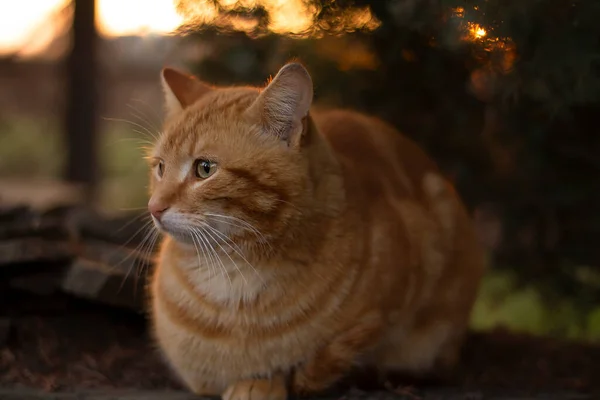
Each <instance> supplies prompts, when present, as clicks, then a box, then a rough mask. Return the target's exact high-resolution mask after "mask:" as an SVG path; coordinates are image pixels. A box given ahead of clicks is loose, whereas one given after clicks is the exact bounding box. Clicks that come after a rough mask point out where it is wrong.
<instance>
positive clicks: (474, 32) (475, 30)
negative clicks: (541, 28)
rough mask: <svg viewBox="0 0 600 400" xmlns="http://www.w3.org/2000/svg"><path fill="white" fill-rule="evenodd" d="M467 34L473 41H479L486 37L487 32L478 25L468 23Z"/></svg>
mask: <svg viewBox="0 0 600 400" xmlns="http://www.w3.org/2000/svg"><path fill="white" fill-rule="evenodd" d="M469 34H470V35H471V36H472V37H473V38H475V39H481V38H484V37H485V36H486V35H487V32H486V30H485V29H483V28H482V27H481V26H480V25H478V24H473V23H469Z"/></svg>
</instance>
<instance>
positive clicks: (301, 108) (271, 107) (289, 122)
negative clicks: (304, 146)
mask: <svg viewBox="0 0 600 400" xmlns="http://www.w3.org/2000/svg"><path fill="white" fill-rule="evenodd" d="M312 100H313V83H312V79H311V77H310V75H309V73H308V71H307V70H306V69H305V68H304V67H303V66H302V65H301V64H299V63H295V62H294V63H289V64H286V65H285V66H283V67H282V68H281V69H280V70H279V72H278V73H277V75H276V76H275V78H273V80H272V81H271V82H270V83H269V84H268V85H267V87H266V88H265V89H263V91H262V92H261V93H260V95H259V96H258V98H257V99H256V100H255V101H254V103H253V104H252V106H250V108H249V110H248V111H249V112H251V113H252V114H253V115H254V116H255V117H258V118H259V120H260V124H261V126H262V128H263V130H264V131H265V132H266V133H267V134H270V135H275V136H277V137H279V138H281V139H282V140H284V141H286V142H287V143H288V144H289V145H292V144H297V143H299V141H300V137H301V136H302V131H303V119H304V117H306V116H307V115H308V111H309V109H310V106H311V104H312Z"/></svg>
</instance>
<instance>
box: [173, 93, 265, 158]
mask: <svg viewBox="0 0 600 400" xmlns="http://www.w3.org/2000/svg"><path fill="white" fill-rule="evenodd" d="M257 93H258V92H257V91H256V90H246V89H244V90H240V91H239V92H238V93H235V96H233V97H232V94H234V93H231V92H230V93H228V94H225V93H222V94H221V93H219V94H216V95H214V96H212V97H210V98H209V99H207V100H206V101H205V102H200V103H199V104H197V105H196V106H194V108H193V109H190V110H188V112H187V113H186V114H185V115H184V118H182V119H181V120H180V121H179V123H177V124H176V125H175V126H174V127H173V128H172V129H170V130H169V131H168V133H167V137H166V140H165V142H164V146H165V147H168V148H175V149H177V148H184V147H187V150H188V152H189V153H190V154H193V152H194V150H195V148H196V145H197V139H198V134H199V133H201V132H202V130H201V129H198V128H199V127H201V126H202V125H205V126H206V125H210V124H211V122H214V121H216V120H221V121H222V120H225V121H230V120H231V119H232V117H235V116H237V115H240V114H241V113H242V112H243V110H245V109H246V108H247V107H249V106H250V105H251V104H252V101H253V100H254V99H255V98H256V96H257ZM186 142H187V143H186Z"/></svg>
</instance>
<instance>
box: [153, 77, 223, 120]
mask: <svg viewBox="0 0 600 400" xmlns="http://www.w3.org/2000/svg"><path fill="white" fill-rule="evenodd" d="M160 77H161V83H162V87H163V91H164V94H165V108H166V113H167V118H168V117H171V116H173V115H175V114H177V113H179V112H181V111H182V110H184V109H185V108H186V107H188V106H190V105H191V104H193V103H195V102H196V101H197V100H198V99H199V98H200V97H202V96H204V95H205V94H206V93H208V92H210V91H211V90H213V88H212V87H210V86H209V85H207V84H205V83H204V82H201V81H199V80H198V79H196V77H194V76H192V75H189V74H186V73H184V72H181V71H178V70H176V69H174V68H170V67H166V68H163V70H162V71H161V73H160Z"/></svg>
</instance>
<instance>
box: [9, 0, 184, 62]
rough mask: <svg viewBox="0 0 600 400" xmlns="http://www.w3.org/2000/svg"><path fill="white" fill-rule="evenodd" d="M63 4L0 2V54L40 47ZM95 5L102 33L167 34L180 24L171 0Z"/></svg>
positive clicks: (51, 0)
mask: <svg viewBox="0 0 600 400" xmlns="http://www.w3.org/2000/svg"><path fill="white" fill-rule="evenodd" d="M65 3H66V0H20V1H7V0H3V1H0V55H1V54H7V53H11V52H14V51H18V50H20V49H22V48H23V46H24V45H25V44H28V45H29V46H30V47H37V48H39V47H43V46H44V44H45V43H48V41H49V40H51V38H52V35H53V32H54V30H55V29H57V27H56V26H55V24H56V22H54V23H53V20H54V21H56V19H53V18H52V15H53V12H56V11H57V10H60V9H61V7H62V6H64V4H65ZM97 6H98V12H97V14H98V27H99V29H100V32H101V33H102V34H104V35H109V36H118V35H131V34H143V33H148V32H154V33H168V32H171V31H173V30H174V29H175V28H177V27H178V26H179V24H180V23H181V17H180V16H179V15H177V13H176V12H175V7H174V6H173V0H97ZM32 35H33V37H32ZM30 51H34V50H30Z"/></svg>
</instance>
